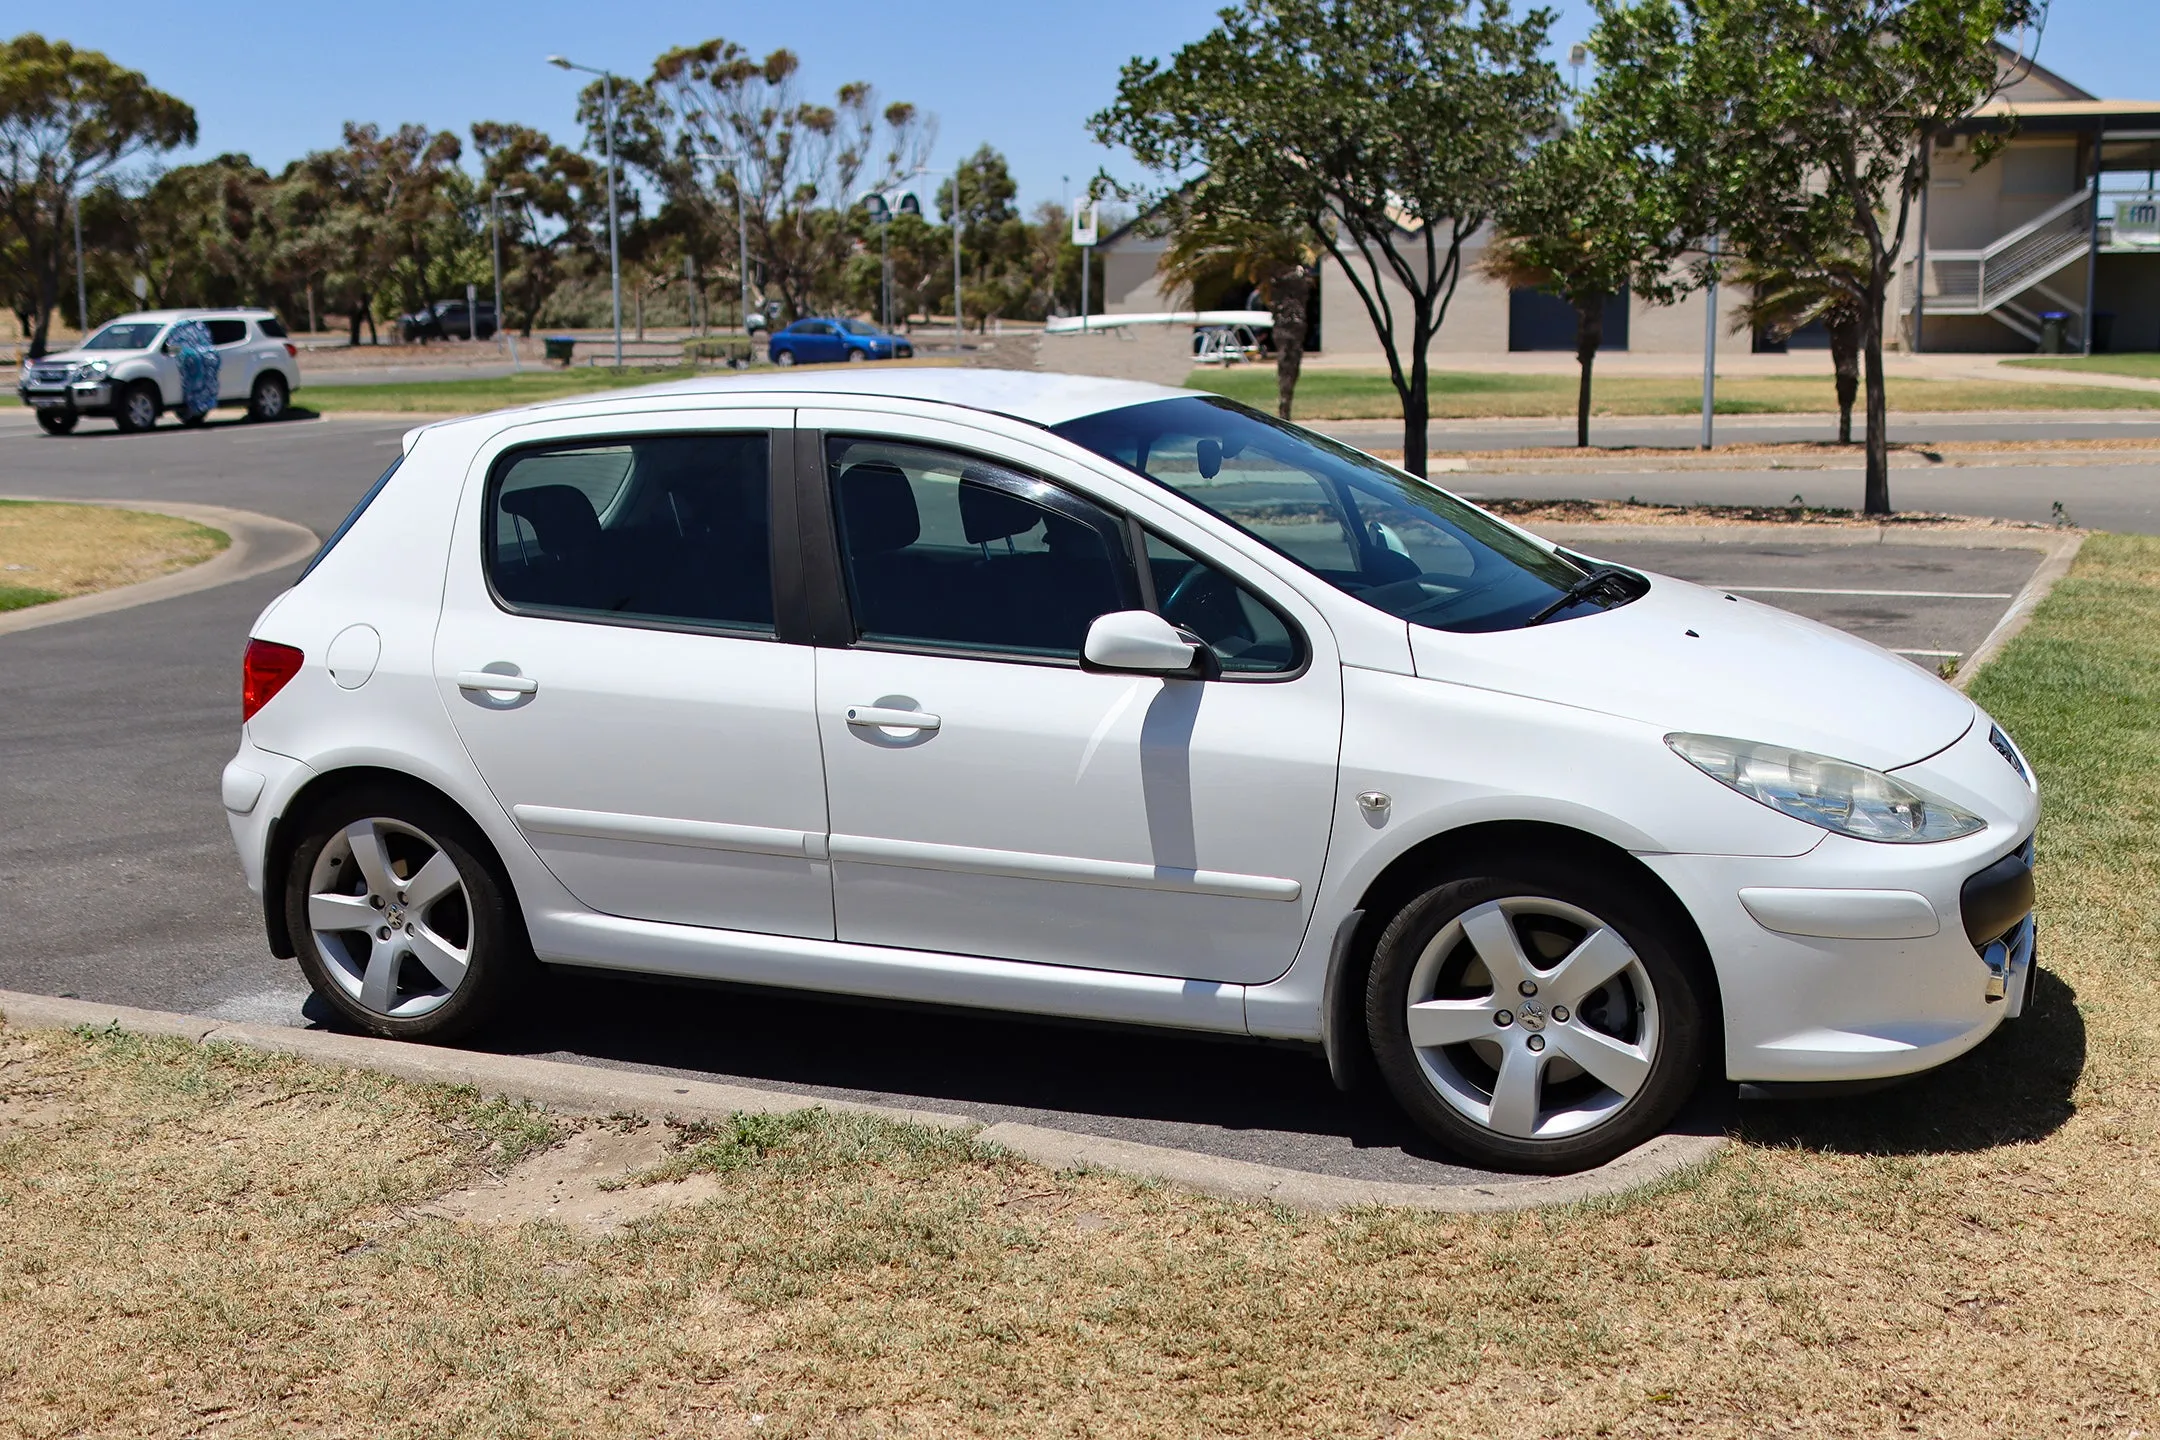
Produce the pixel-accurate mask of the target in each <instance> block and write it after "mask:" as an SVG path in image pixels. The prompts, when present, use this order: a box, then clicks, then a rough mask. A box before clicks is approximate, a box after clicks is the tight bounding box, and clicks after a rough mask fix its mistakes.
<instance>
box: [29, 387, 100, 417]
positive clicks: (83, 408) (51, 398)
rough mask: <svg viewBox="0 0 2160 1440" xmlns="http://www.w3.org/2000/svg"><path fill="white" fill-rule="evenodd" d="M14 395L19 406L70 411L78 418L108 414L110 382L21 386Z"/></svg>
mask: <svg viewBox="0 0 2160 1440" xmlns="http://www.w3.org/2000/svg"><path fill="white" fill-rule="evenodd" d="M15 393H16V395H17V396H18V397H20V398H21V400H22V402H23V404H25V405H29V406H32V407H33V408H35V409H39V410H73V411H74V412H75V413H76V414H78V415H106V414H110V413H111V412H112V394H113V391H112V382H111V381H110V380H77V381H70V382H69V383H67V384H65V385H31V384H23V385H18V386H16V387H15Z"/></svg>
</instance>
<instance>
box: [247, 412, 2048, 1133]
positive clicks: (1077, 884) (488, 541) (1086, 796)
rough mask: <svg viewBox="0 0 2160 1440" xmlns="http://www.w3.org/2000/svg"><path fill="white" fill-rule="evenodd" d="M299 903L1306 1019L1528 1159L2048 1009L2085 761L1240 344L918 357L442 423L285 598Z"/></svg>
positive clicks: (1925, 1057) (448, 980) (1099, 1013)
mask: <svg viewBox="0 0 2160 1440" xmlns="http://www.w3.org/2000/svg"><path fill="white" fill-rule="evenodd" d="M252 637H253V638H252V639H251V640H250V642H249V644H248V647H247V658H246V665H245V693H244V699H243V704H242V716H243V721H244V724H243V730H242V738H241V743H240V751H239V754H238V755H237V756H235V757H234V759H233V761H232V763H231V764H230V765H228V766H227V767H226V770H225V773H224V783H223V799H224V804H225V808H226V809H227V811H229V812H230V816H231V821H232V829H233V834H234V837H235V839H236V841H237V842H238V845H239V849H240V854H241V858H242V861H243V864H244V868H245V870H246V873H247V878H248V882H249V884H250V885H251V886H252V887H253V888H254V889H255V890H256V891H257V893H259V894H260V895H261V896H262V898H263V909H264V918H265V920H266V922H267V924H268V929H269V935H270V945H271V948H272V949H273V950H274V951H275V952H276V953H278V954H280V955H295V954H297V956H298V957H299V960H300V963H301V965H302V967H303V968H304V970H305V972H306V974H307V976H308V979H309V980H310V982H311V983H312V984H313V985H314V987H315V989H316V990H317V992H318V993H319V994H320V995H321V996H322V997H323V998H324V999H325V1000H326V1001H327V1002H328V1003H329V1004H330V1005H332V1006H334V1007H335V1008H336V1009H337V1010H339V1011H340V1012H341V1013H342V1014H343V1015H344V1016H345V1017H346V1018H347V1019H348V1020H349V1021H350V1022H352V1023H353V1024H355V1025H358V1026H360V1027H362V1028H365V1029H367V1030H370V1031H373V1032H375V1033H377V1034H381V1035H389V1036H396V1037H400V1038H404V1039H414V1040H435V1039H446V1038H449V1037H452V1036H455V1035H457V1034H459V1033H461V1032H463V1031H465V1030H466V1029H468V1028H469V1027H471V1026H473V1025H475V1024H477V1023H479V1022H481V1021H482V1020H484V1019H485V1018H486V1017H487V1016H488V1015H489V1014H490V1013H491V1012H493V1011H495V1010H496V1008H497V1007H498V1006H500V1005H501V1004H502V1003H503V1001H504V1000H505V999H506V998H508V997H509V996H510V995H511V994H512V993H514V992H515V991H516V989H517V987H518V986H519V985H520V984H521V983H523V980H524V978H525V976H526V975H527V974H528V967H529V966H530V964H531V963H532V961H533V960H534V959H535V958H537V959H538V960H540V961H544V962H550V963H560V964H568V965H581V966H602V967H612V968H616V969H622V970H632V971H643V972H646V973H649V974H658V975H676V976H695V977H702V978H710V979H718V980H728V981H736V982H750V983H757V984H768V985H781V986H797V987H802V988H806V989H811V990H824V991H835V992H845V993H850V994H857V995H867V996H879V997H888V998H893V999H902V1000H909V1001H919V1002H929V1003H938V1004H951V1005H973V1006H987V1007H994V1008H1000V1009H1008V1010H1016V1011H1033V1012H1037V1013H1041V1014H1051V1015H1063V1016H1077V1017H1084V1018H1088V1019H1094V1020H1107V1021H1121V1022H1128V1023H1141V1024H1151V1025H1165V1026H1177V1027H1182V1028H1186V1029H1192V1030H1203V1031H1216V1032H1223V1033H1229V1034H1235V1035H1252V1036H1265V1037H1273V1038H1278V1039H1287V1040H1294V1041H1304V1042H1309V1043H1311V1044H1313V1045H1314V1046H1315V1047H1316V1048H1319V1049H1321V1050H1322V1051H1324V1052H1325V1054H1326V1056H1327V1059H1328V1061H1329V1064H1330V1066H1331V1068H1332V1070H1333V1072H1334V1074H1335V1075H1336V1077H1337V1079H1338V1082H1340V1083H1350V1082H1353V1081H1355V1080H1356V1079H1357V1078H1358V1077H1359V1076H1360V1075H1361V1074H1365V1073H1370V1072H1375V1071H1376V1072H1377V1074H1378V1075H1379V1076H1380V1077H1382V1078H1384V1080H1385V1082H1386V1084H1387V1086H1388V1087H1389V1089H1390V1090H1391V1091H1392V1092H1393V1093H1394V1095H1395V1096H1396V1098H1397V1099H1398V1100H1399V1101H1400V1103H1401V1104H1402V1105H1403V1107H1404V1108H1405V1109H1406V1110H1407V1111H1408V1112H1409V1113H1410V1114H1411V1115H1412V1116H1414V1117H1415V1118H1416V1119H1417V1120H1418V1121H1419V1122H1420V1123H1422V1124H1423V1125H1424V1126H1425V1127H1426V1128H1427V1129H1428V1130H1429V1131H1430V1133H1432V1134H1433V1135H1435V1136H1437V1137H1438V1138H1439V1139H1440V1140H1442V1141H1443V1142H1444V1143H1446V1144H1448V1145H1449V1146H1451V1147H1453V1148H1454V1149H1455V1150H1457V1151H1458V1152H1459V1153H1461V1154H1464V1155H1466V1156H1469V1157H1471V1158H1474V1159H1476V1160H1478V1161H1480V1162H1482V1163H1485V1164H1489V1165H1498V1166H1507V1167H1514V1168H1520V1169H1527V1170H1564V1169H1571V1168H1577V1167H1581V1166H1586V1165H1593V1164H1596V1163H1599V1162H1600V1161H1603V1160H1605V1159H1608V1158H1610V1157H1611V1156H1613V1155H1616V1154H1618V1153H1620V1152H1621V1151H1622V1150H1625V1149H1626V1148H1628V1147H1630V1146H1632V1145H1634V1144H1636V1143H1638V1142H1639V1141H1641V1140H1643V1139H1644V1138H1645V1137H1647V1136H1649V1135H1652V1134H1654V1133H1656V1132H1657V1131H1658V1130H1659V1128H1660V1127H1662V1126H1663V1125H1664V1124H1665V1123H1666V1122H1667V1121H1668V1120H1670V1119H1671V1117H1672V1116H1673V1114H1674V1112H1675V1111H1676V1110H1677V1108H1678V1107H1679V1106H1680V1105H1681V1103H1682V1102H1683V1101H1684V1100H1685V1099H1686V1098H1687V1096H1688V1094H1689V1093H1690V1091H1691V1090H1693V1089H1694V1087H1695V1084H1696V1082H1697V1079H1698V1077H1699V1075H1700V1073H1701V1071H1702V1070H1703V1068H1704V1067H1705V1066H1706V1065H1708V1064H1711V1063H1713V1062H1718V1063H1722V1065H1723V1067H1724V1071H1725V1073H1726V1075H1727V1076H1729V1077H1730V1078H1731V1079H1733V1080H1742V1081H1755V1082H1765V1083H1774V1082H1806V1081H1837V1082H1854V1081H1866V1080H1874V1079H1880V1078H1884V1077H1891V1076H1898V1075H1905V1074H1910V1073H1913V1072H1915V1071H1919V1070H1924V1069H1927V1068H1929V1067H1931V1066H1935V1065H1939V1064H1941V1063H1943V1062H1944V1061H1947V1060H1949V1059H1951V1058H1953V1057H1954V1056H1957V1055H1959V1054H1961V1053H1963V1052H1964V1051H1966V1050H1968V1049H1970V1048H1971V1047H1972V1046H1974V1045H1977V1044H1978V1043H1980V1041H1981V1040H1983V1039H1985V1038H1986V1037H1987V1035H1988V1034H1989V1033H1990V1032H1991V1031H1993V1030H1994V1029H1995V1027H1996V1026H1997V1025H1998V1024H1999V1023H2000V1022H2001V1021H2002V1020H2003V1019H2004V1018H2006V1017H2008V1016H2013V1015H2015V1014H2017V1013H2018V1011H2019V1009H2020V1007H2021V1006H2022V1004H2023V1002H2024V996H2025V993H2026V989H2027V987H2028V985H2029V983H2030V977H2031V973H2032V971H2031V964H2032V955H2033V925H2032V918H2031V913H2030V912H2031V909H2032V899H2033V881H2032V851H2031V845H2030V841H2031V837H2032V834H2033V827H2034V823H2035V821H2036V819H2037V817H2038V813H2039V798H2038V794H2037V791H2036V788H2035V786H2034V783H2033V781H2032V778H2031V775H2030V773H2029V772H2028V770H2027V769H2026V766H2025V762H2024V760H2023V758H2022V757H2021V756H2020V755H2019V753H2018V751H2017V750H2016V748H2015V747H2014V746H2013V745H2012V744H2011V742H2010V740H2009V739H2008V737H2006V736H2005V735H2004V734H2003V733H2002V731H2001V730H2000V729H1999V728H1997V727H1996V726H1995V725H1994V724H1993V723H1992V722H1991V721H1990V720H1989V719H1988V717H1987V716H1986V715H1984V714H1982V713H1980V711H1978V710H1977V709H1976V708H1975V707H1974V706H1973V703H1972V702H1971V701H1970V700H1969V699H1967V698H1966V697H1965V696H1964V695H1962V694H1960V693H1959V692H1957V691H1956V690H1953V689H1951V688H1950V687H1949V686H1947V685H1944V684H1943V683H1942V682H1940V681H1939V680H1937V679H1936V678H1935V677H1934V676H1932V675H1930V674H1928V673H1926V672H1924V671H1922V670H1920V669H1918V668H1917V667H1915V666H1913V665H1911V664H1909V663H1907V662H1906V661H1903V660H1900V659H1897V658H1896V657H1894V656H1891V655H1888V654H1885V653H1884V652H1883V651H1880V650H1877V649H1876V648H1874V647H1873V646H1871V645H1868V644H1866V643H1864V642H1862V641H1860V640H1856V639H1854V638H1852V637H1851V636H1848V635H1844V634H1841V633H1839V632H1837V631H1834V630H1830V629H1827V628H1825V627H1822V626H1819V625H1815V624H1812V623H1810V622H1808V621H1805V620H1801V619H1798V618H1796V617H1794V616H1791V615H1788V614H1785V613H1784V612H1781V611H1777V610H1773V609H1769V608H1767V607H1765V606H1761V605H1757V604H1754V603H1752V602H1749V601H1746V600H1742V599H1737V598H1735V597H1734V596H1731V595H1727V594H1723V593H1721V592H1718V591H1715V590H1706V589H1703V588H1701V587H1698V586H1695V585H1690V584H1687V583H1684V582H1682V581H1678V580H1670V579H1666V578H1663V577H1660V576H1654V575H1643V574H1640V573H1637V572H1634V571H1631V570H1625V569H1622V568H1619V567H1615V566H1612V565H1607V564H1601V563H1599V562H1597V561H1594V560H1591V559H1588V558H1586V557H1584V556H1581V555H1576V554H1573V553H1570V552H1567V551H1564V550H1559V549H1556V548H1554V547H1553V546H1551V545H1549V544H1547V543H1545V542H1544V541H1542V540H1539V539H1537V538H1535V537H1534V536H1531V535H1529V534H1527V533H1525V532H1523V531H1521V530H1517V529H1515V528H1513V527H1511V526H1509V525H1508V524H1506V523H1505V522H1503V521H1501V520H1498V519H1495V518H1494V517H1492V516H1490V515H1488V514H1486V513H1484V512H1483V511H1481V510H1478V509H1477V508H1475V507H1474V506H1471V505H1469V504H1467V503H1465V502H1464V501H1462V500H1459V499H1457V498H1456V497H1454V496H1452V495H1449V494H1447V493H1446V492H1444V491H1441V490H1438V489H1436V488H1433V487H1432V486H1430V485H1427V484H1426V483H1424V482H1423V481H1420V480H1417V479H1414V478H1412V477H1411V476H1408V475H1406V474H1404V473H1403V472H1401V471H1399V470H1395V469H1392V468H1390V467H1388V466H1386V465H1382V464H1380V463H1379V462H1377V461H1375V460H1372V459H1370V458H1368V457H1366V456H1364V455H1361V454H1359V453H1357V452H1356V451H1353V450H1349V449H1347V448H1345V447H1343V446H1340V445H1337V444H1335V443H1334V442H1332V441H1329V440H1326V439H1323V438H1321V437H1319V436H1315V435H1313V434H1311V433H1309V432H1307V431H1304V430H1300V429H1298V428H1297V427H1295V426H1292V425H1287V424H1284V423H1282V422H1279V421H1276V420H1274V419H1272V418H1270V417H1268V416H1265V415H1262V414H1260V413H1258V412H1256V411H1253V410H1249V409H1246V408H1244V407H1242V406H1239V405H1236V404H1234V403H1232V402H1230V401H1226V400H1223V399H1220V398H1218V397H1215V396H1208V395H1200V394H1195V393H1193V392H1189V391H1179V390H1168V389H1163V388H1161V387H1158V386H1152V385H1141V384H1136V383H1131V382H1125V381H1111V380H1096V379H1083V378H1077V377H1071V376H1051V375H1032V374H1030V375H1020V374H1001V373H998V372H995V371H980V370H908V371H898V372H885V373H878V374H875V375H874V376H864V375H860V374H859V372H851V373H845V374H841V373H835V374H830V375H802V374H799V373H787V374H776V375H773V376H770V377H764V378H759V379H751V378H742V379H733V380H712V381H691V382H685V383H683V384H680V385H673V386H663V387H657V388H654V389H650V390H645V391H636V392H629V393H619V394H615V395H610V396H607V397H604V398H598V399H583V400H576V401H569V402H565V403H561V404H555V405H544V406H537V407H534V408H531V409H526V410H516V411H510V412H507V413H502V414H495V415H485V416H480V417H477V418H473V419H466V420H456V421H448V422H445V423H443V424H439V425H432V426H429V427H426V428H425V429H421V430H416V431H414V432H412V433H411V434H410V435H408V436H407V437H406V449H405V451H404V454H403V458H402V459H401V460H399V461H398V462H397V463H396V464H394V465H393V466H392V467H391V469H390V470H389V471H388V472H387V473H386V474H384V476H383V477H382V479H381V480H380V481H378V482H377V484H376V486H375V488H374V489H373V490H371V491H370V492H369V493H368V495H367V497H366V498H365V499H364V500H363V501H362V502H361V504H360V507H359V508H358V509H357V510H355V511H354V512H353V514H352V516H351V518H350V519H348V520H347V521H346V522H345V524H344V525H343V526H341V527H340V528H339V529H338V531H337V532H336V533H335V534H333V535H332V536H331V538H330V540H329V541H328V543H326V544H325V546H324V548H323V550H322V552H321V554H320V555H318V556H317V557H316V560H315V562H314V563H313V564H312V565H311V566H310V567H309V569H308V570H307V571H306V572H305V573H304V574H303V575H302V576H301V578H300V580H299V581H298V583H297V584H295V586H294V587H293V588H292V589H291V590H290V591H288V592H287V593H286V594H285V595H283V596H282V597H280V598H279V599H278V600H276V601H275V602H273V603H272V605H271V606H270V608H269V609H268V610H266V611H265V612H264V613H263V615H262V617H261V618H260V619H259V620H258V621H257V622H256V623H255V626H254V629H253V631H252Z"/></svg>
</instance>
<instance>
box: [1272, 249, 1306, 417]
mask: <svg viewBox="0 0 2160 1440" xmlns="http://www.w3.org/2000/svg"><path fill="white" fill-rule="evenodd" d="M1268 295H1269V303H1268V311H1269V314H1270V316H1271V317H1272V318H1273V320H1274V321H1275V413H1276V415H1278V416H1280V417H1281V418H1282V419H1284V420H1288V419H1289V418H1290V402H1291V400H1292V399H1293V398H1294V397H1295V396H1296V394H1297V382H1298V371H1300V370H1301V369H1303V368H1304V365H1305V315H1306V311H1307V309H1308V308H1309V305H1310V302H1311V299H1312V272H1310V271H1309V270H1306V269H1305V268H1304V267H1302V266H1300V267H1299V268H1298V269H1296V270H1293V271H1291V272H1290V273H1289V274H1287V275H1280V276H1277V277H1276V279H1275V283H1274V284H1273V285H1271V286H1269V287H1268Z"/></svg>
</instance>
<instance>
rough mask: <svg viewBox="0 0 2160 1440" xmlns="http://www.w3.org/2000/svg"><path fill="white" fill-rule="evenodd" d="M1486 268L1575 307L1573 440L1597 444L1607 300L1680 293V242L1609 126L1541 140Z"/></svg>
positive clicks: (1508, 205)
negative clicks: (1595, 380) (1594, 409)
mask: <svg viewBox="0 0 2160 1440" xmlns="http://www.w3.org/2000/svg"><path fill="white" fill-rule="evenodd" d="M1495 232H1496V233H1495V235H1494V238H1493V241H1492V243H1491V244H1490V245H1488V246H1487V247H1486V250H1485V258H1484V270H1485V273H1486V274H1488V275H1490V276H1491V277H1492V278H1494V279H1496V280H1499V281H1501V282H1503V283H1504V284H1506V285H1507V286H1509V287H1510V288H1511V289H1544V290H1550V291H1551V292H1552V293H1553V294H1555V295H1558V296H1559V297H1560V298H1561V299H1562V300H1565V301H1566V302H1567V303H1568V305H1569V307H1570V308H1572V309H1573V310H1574V312H1575V363H1576V366H1577V370H1578V374H1579V376H1580V381H1579V383H1578V385H1577V386H1576V393H1575V443H1576V445H1578V446H1582V447H1587V446H1588V445H1589V444H1590V393H1591V390H1590V377H1591V369H1592V367H1593V366H1594V365H1595V364H1596V362H1597V352H1598V347H1599V346H1601V345H1602V344H1604V342H1605V304H1606V302H1607V301H1609V300H1611V299H1613V298H1615V297H1616V296H1621V295H1626V294H1628V293H1630V291H1631V290H1632V292H1633V293H1634V294H1636V295H1638V296H1641V297H1642V298H1643V299H1646V300H1652V301H1658V302H1667V301H1670V300H1672V299H1674V298H1675V297H1676V294H1677V291H1678V288H1679V283H1680V282H1679V280H1678V278H1677V277H1676V276H1675V275H1674V273H1673V264H1674V262H1675V261H1676V260H1677V259H1678V247H1677V245H1676V244H1675V243H1674V242H1673V241H1672V239H1671V238H1670V237H1671V236H1672V234H1673V229H1672V225H1671V222H1670V220H1669V218H1668V217H1667V216H1666V215H1665V214H1664V212H1663V210H1662V209H1661V208H1660V206H1659V205H1658V203H1657V200H1656V197H1655V196H1654V195H1645V194H1644V193H1643V192H1642V191H1640V190H1638V189H1637V188H1636V187H1635V185H1634V184H1633V183H1632V174H1631V172H1630V170H1629V168H1628V167H1627V166H1626V165H1624V164H1622V163H1621V157H1619V156H1617V155H1615V154H1613V153H1612V149H1611V147H1610V146H1609V145H1608V144H1607V143H1606V141H1605V138H1604V136H1603V135H1601V134H1599V133H1598V132H1595V131H1591V130H1585V129H1580V128H1573V129H1568V130H1564V131H1562V132H1561V133H1559V134H1557V135H1555V136H1553V137H1552V138H1551V139H1549V140H1547V141H1545V142H1544V143H1543V144H1541V145H1539V146H1538V148H1537V150H1536V152H1535V153H1534V154H1532V155H1531V157H1530V160H1529V163H1528V164H1526V165H1525V166H1524V167H1523V173H1522V178H1521V181H1520V183H1518V184H1517V185H1516V186H1515V188H1514V190H1513V191H1512V193H1510V194H1509V196H1508V197H1507V200H1506V201H1505V203H1504V204H1503V205H1502V207H1501V210H1500V215H1499V219H1498V222H1497V224H1496V226H1495Z"/></svg>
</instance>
